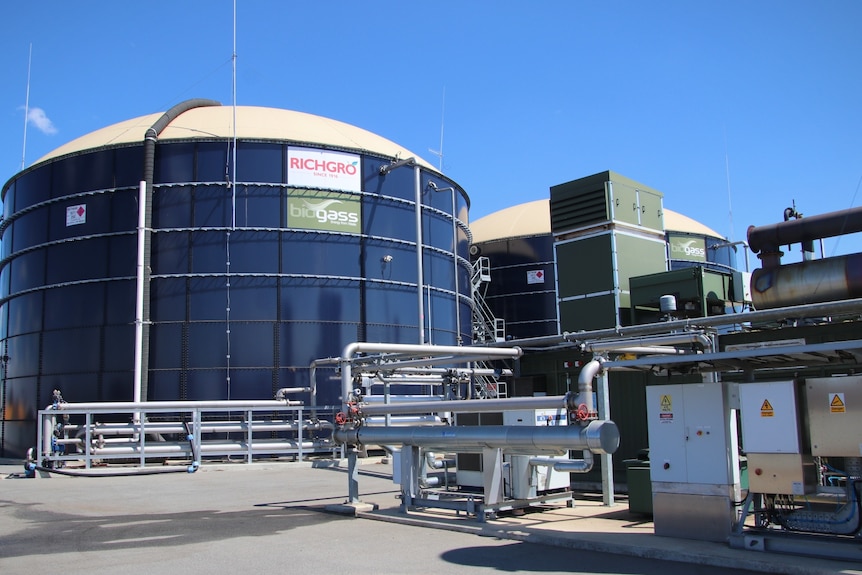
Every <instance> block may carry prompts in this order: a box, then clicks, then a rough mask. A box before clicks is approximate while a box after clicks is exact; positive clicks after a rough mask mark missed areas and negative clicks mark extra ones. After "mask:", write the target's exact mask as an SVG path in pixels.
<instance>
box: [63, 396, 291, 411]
mask: <svg viewBox="0 0 862 575" xmlns="http://www.w3.org/2000/svg"><path fill="white" fill-rule="evenodd" d="M299 405H302V402H301V401H277V400H275V399H263V400H257V401H229V400H216V401H103V402H93V403H59V404H57V407H56V409H58V410H65V411H68V410H75V411H94V412H96V411H98V412H102V413H104V412H110V411H142V412H146V411H153V410H166V409H176V410H193V409H224V410H225V411H242V410H243V409H253V408H260V407H264V408H282V407H291V406H299Z"/></svg>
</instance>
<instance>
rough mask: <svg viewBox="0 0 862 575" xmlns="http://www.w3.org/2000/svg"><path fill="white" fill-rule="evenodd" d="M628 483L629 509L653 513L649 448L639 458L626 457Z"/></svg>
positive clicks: (633, 511)
mask: <svg viewBox="0 0 862 575" xmlns="http://www.w3.org/2000/svg"><path fill="white" fill-rule="evenodd" d="M625 464H626V485H627V486H628V489H629V511H630V512H632V513H639V514H642V515H652V479H651V478H650V471H649V450H648V449H642V450H641V451H640V452H639V453H638V457H637V459H626V460H625Z"/></svg>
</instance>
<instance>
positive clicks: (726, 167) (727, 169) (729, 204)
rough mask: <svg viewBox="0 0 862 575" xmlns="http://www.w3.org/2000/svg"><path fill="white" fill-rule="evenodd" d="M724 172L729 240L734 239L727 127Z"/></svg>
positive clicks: (725, 130) (725, 131) (725, 128)
mask: <svg viewBox="0 0 862 575" xmlns="http://www.w3.org/2000/svg"><path fill="white" fill-rule="evenodd" d="M724 174H725V178H727V209H728V218H729V219H730V235H729V236H728V237H727V239H728V240H729V241H731V242H732V241H733V203H732V201H731V195H730V159H729V157H728V154H727V127H726V126H725V127H724Z"/></svg>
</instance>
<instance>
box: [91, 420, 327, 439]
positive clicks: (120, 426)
mask: <svg viewBox="0 0 862 575" xmlns="http://www.w3.org/2000/svg"><path fill="white" fill-rule="evenodd" d="M332 427H333V424H332V423H330V422H327V421H314V422H311V421H309V422H305V423H301V424H297V422H295V421H252V422H251V428H252V429H253V430H254V431H267V432H269V431H298V430H299V429H302V430H303V431H317V430H321V429H332ZM199 429H200V433H201V434H204V433H234V432H246V431H248V429H249V426H248V425H247V424H246V423H245V422H242V423H240V422H230V421H207V422H203V423H201V424H200V426H199ZM84 431H85V430H84V429H81V430H79V431H78V433H77V435H78V436H82V435H83V433H84ZM143 431H144V432H145V433H147V434H167V433H186V428H185V425H184V424H183V423H182V422H161V421H158V422H148V423H145V424H144V426H143ZM140 432H141V425H140V423H97V424H95V425H92V426H91V427H90V433H92V434H93V435H98V436H105V435H130V434H135V433H140Z"/></svg>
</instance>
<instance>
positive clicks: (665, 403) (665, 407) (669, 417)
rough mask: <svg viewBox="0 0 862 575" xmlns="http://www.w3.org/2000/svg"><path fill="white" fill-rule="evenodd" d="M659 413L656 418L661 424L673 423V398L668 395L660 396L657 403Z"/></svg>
mask: <svg viewBox="0 0 862 575" xmlns="http://www.w3.org/2000/svg"><path fill="white" fill-rule="evenodd" d="M659 403H660V405H661V412H660V413H659V414H658V418H659V420H660V421H661V422H662V423H673V397H672V396H670V395H662V396H661V400H660V401H659Z"/></svg>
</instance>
